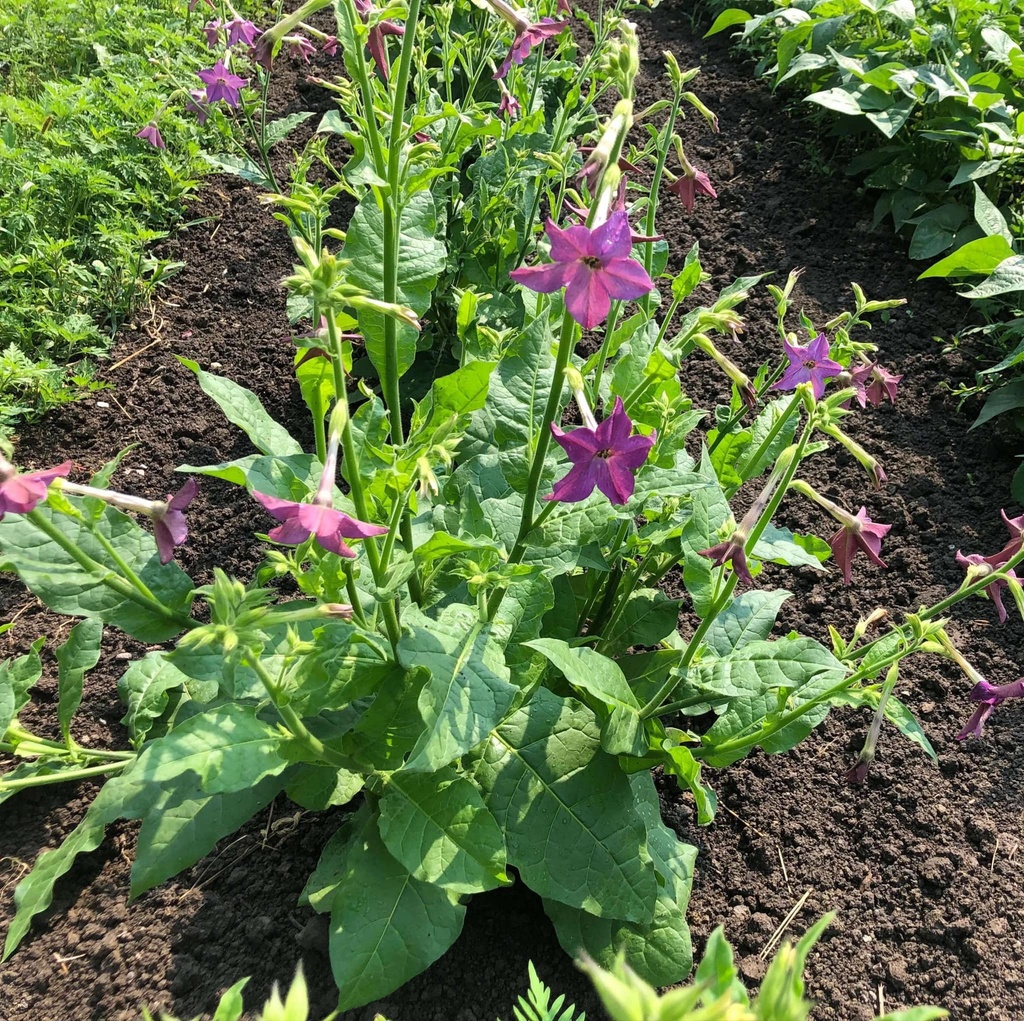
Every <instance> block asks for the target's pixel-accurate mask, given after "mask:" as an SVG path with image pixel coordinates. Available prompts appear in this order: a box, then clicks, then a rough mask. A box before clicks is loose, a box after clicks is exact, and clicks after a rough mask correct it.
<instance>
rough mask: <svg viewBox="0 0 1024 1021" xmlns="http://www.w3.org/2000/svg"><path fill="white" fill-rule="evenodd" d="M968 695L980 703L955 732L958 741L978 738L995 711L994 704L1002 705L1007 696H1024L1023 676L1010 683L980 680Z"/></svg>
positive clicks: (973, 700)
mask: <svg viewBox="0 0 1024 1021" xmlns="http://www.w3.org/2000/svg"><path fill="white" fill-rule="evenodd" d="M970 697H971V701H972V702H979V703H980V705H979V706H978V708H977V709H975V710H974V713H973V714H972V715H971V718H970V719H969V720H968V721H967V723H966V725H965V726H964V729H963V730H961V731H960V733H959V734H957V736H956V739H957V740H958V741H965V740H966V739H967V738H969V737H977V738H980V737H981V734H982V731H983V730H984V727H985V722H986V720H988V718H989V717H990V716H991V715H992V713H993V712H995V709H996V706H998V705H1002V704H1003V702H1005V701H1006V700H1007V699H1009V698H1024V677H1019V678H1018V679H1017V680H1016V681H1012V682H1011V683H1010V684H998V685H997V684H989V682H988V681H986V680H980V681H978V683H977V684H975V686H974V687H973V688H972V689H971V696H970Z"/></svg>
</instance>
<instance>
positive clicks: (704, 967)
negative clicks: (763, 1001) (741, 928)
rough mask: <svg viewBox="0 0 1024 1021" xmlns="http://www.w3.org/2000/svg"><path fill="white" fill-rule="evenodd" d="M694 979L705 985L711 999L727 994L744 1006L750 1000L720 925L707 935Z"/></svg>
mask: <svg viewBox="0 0 1024 1021" xmlns="http://www.w3.org/2000/svg"><path fill="white" fill-rule="evenodd" d="M694 981H695V982H697V983H698V984H699V985H706V986H707V990H708V997H709V999H711V1000H717V999H720V998H721V997H723V996H728V997H729V999H730V1000H731V1002H733V1003H740V1004H743V1005H744V1006H745V1005H746V1004H748V1003H749V1002H750V1000H749V999H748V997H747V991H746V990H745V989H744V988H743V983H742V982H741V981H740V979H739V975H738V973H737V971H736V965H735V964H734V963H733V956H732V947H731V946H730V945H729V941H728V940H727V939H726V938H725V932H724V930H723V929H722V927H721V926H718V928H717V929H715V931H714V932H713V933H711V935H710V936H709V937H708V941H707V943H706V944H705V946H704V956H703V957H702V958H701V960H700V964H698V965H697V973H696V974H695V975H694Z"/></svg>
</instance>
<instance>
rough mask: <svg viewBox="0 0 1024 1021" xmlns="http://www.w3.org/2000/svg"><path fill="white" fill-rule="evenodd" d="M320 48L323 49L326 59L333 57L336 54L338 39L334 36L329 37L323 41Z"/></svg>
mask: <svg viewBox="0 0 1024 1021" xmlns="http://www.w3.org/2000/svg"><path fill="white" fill-rule="evenodd" d="M321 48H322V49H323V51H324V53H326V54H327V56H328V57H333V56H334V55H335V54H336V53H337V52H338V37H337V36H334V35H329V36H328V37H327V38H326V39H325V40H324V41H323V44H322V47H321Z"/></svg>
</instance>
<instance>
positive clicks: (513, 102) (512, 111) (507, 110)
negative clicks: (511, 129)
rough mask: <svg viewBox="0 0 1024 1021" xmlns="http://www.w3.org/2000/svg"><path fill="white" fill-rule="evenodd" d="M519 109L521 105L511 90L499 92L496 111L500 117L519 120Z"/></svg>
mask: <svg viewBox="0 0 1024 1021" xmlns="http://www.w3.org/2000/svg"><path fill="white" fill-rule="evenodd" d="M521 110H522V105H521V104H520V102H519V100H518V99H516V97H515V96H513V95H512V93H511V92H503V93H502V94H501V102H499V103H498V113H499V114H500V115H501V116H502V117H507V118H508V119H509V120H510V121H516V120H519V114H520V112H521Z"/></svg>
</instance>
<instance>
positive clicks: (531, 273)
mask: <svg viewBox="0 0 1024 1021" xmlns="http://www.w3.org/2000/svg"><path fill="white" fill-rule="evenodd" d="M567 268H568V267H567V266H566V265H565V264H564V263H560V262H546V263H544V264H543V265H542V266H520V268H519V269H514V270H512V272H511V273H509V276H510V277H511V278H512V279H513V280H514V281H515V282H516V283H517V284H522V285H523V287H527V288H529V289H530V290H531V291H537V292H538V293H539V294H551V293H552V292H553V291H557V290H560V289H561V288H563V287H565V278H566V275H567V273H566V270H567Z"/></svg>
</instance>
